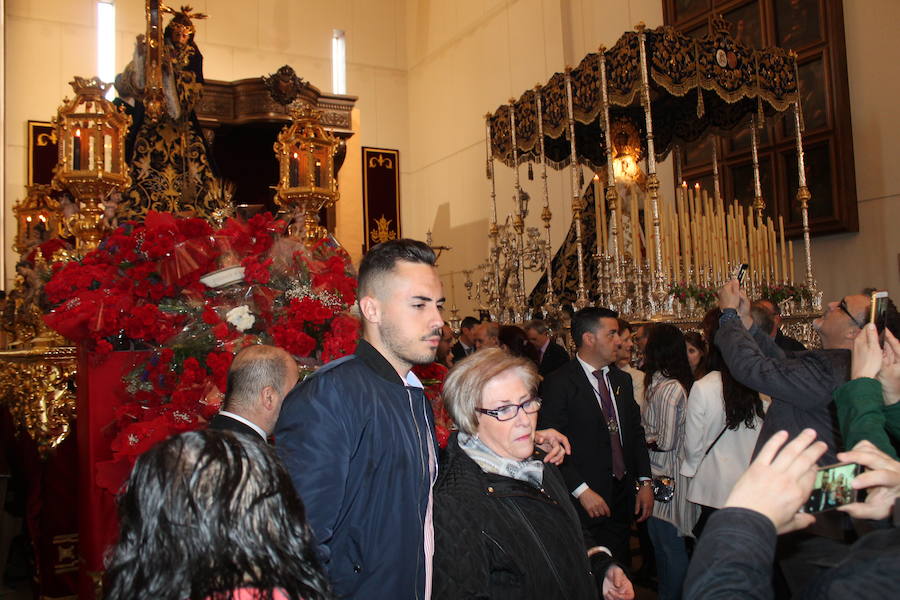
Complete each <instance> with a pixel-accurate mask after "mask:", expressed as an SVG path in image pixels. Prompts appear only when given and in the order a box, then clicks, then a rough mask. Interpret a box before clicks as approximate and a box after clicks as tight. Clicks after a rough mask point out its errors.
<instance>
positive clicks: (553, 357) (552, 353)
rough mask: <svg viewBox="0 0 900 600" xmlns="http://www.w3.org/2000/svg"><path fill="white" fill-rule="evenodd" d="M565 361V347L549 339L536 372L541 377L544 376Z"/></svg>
mask: <svg viewBox="0 0 900 600" xmlns="http://www.w3.org/2000/svg"><path fill="white" fill-rule="evenodd" d="M567 362H569V353H568V352H566V349H565V348H563V347H562V346H560V345H559V344H557V343H556V342H552V341H551V342H550V345H548V346H547V350H546V351H545V352H544V356H542V357H541V364H540V365H539V366H538V372H539V373H540V374H541V377H546V376H547V375H549V374H550V373H552V372H553V371H555V370H557V369H558V368H560V367H561V366H563V365H564V364H566V363H567Z"/></svg>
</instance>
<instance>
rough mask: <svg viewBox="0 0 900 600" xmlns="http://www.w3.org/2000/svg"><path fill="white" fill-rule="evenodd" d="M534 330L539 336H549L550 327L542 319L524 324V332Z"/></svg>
mask: <svg viewBox="0 0 900 600" xmlns="http://www.w3.org/2000/svg"><path fill="white" fill-rule="evenodd" d="M529 329H534V330H535V331H536V332H537V333H538V334H539V335H549V334H550V327H549V326H548V325H547V322H546V321H544V320H543V319H532V320H530V321H528V322H527V323H525V331H528V330H529Z"/></svg>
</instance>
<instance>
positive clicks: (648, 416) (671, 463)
mask: <svg viewBox="0 0 900 600" xmlns="http://www.w3.org/2000/svg"><path fill="white" fill-rule="evenodd" d="M686 348H687V346H686V345H685V341H684V334H683V333H682V332H681V330H680V329H678V328H677V327H675V326H674V325H669V324H662V323H657V324H655V325H654V326H653V329H651V330H650V338H649V339H648V340H647V348H646V350H645V357H644V370H645V373H646V374H645V376H644V390H645V394H646V395H647V399H646V408H645V411H644V431H645V432H646V436H647V445H648V447H649V448H650V470H651V471H652V473H653V477H654V478H657V479H659V478H666V479H670V480H673V481H674V485H675V487H674V490H675V494H674V496H673V497H671V498H670V499H669V500H664V501H660V502H654V503H653V516H652V517H650V519H648V520H647V529H648V531H649V532H650V539H651V540H652V541H653V550H654V551H655V552H656V564H657V571H658V573H659V597H660V598H661V599H662V600H677V599H678V598H681V585H682V583H683V582H684V576H685V573H687V568H688V554H687V547H686V546H685V542H684V537H685V536H690V535H692V530H693V528H694V524H695V523H696V521H697V516H698V513H699V509H698V508H697V506H696V505H695V504H692V503H691V502H689V501H688V499H687V488H686V484H687V478H686V477H683V476H682V475H681V462H682V461H683V460H684V424H685V415H686V412H687V399H688V393H690V391H691V387H692V386H693V384H694V374H693V372H691V366H690V364H689V363H688V357H687V350H686Z"/></svg>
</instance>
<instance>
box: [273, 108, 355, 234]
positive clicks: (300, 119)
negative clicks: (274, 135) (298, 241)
mask: <svg viewBox="0 0 900 600" xmlns="http://www.w3.org/2000/svg"><path fill="white" fill-rule="evenodd" d="M321 117H322V113H321V111H319V110H316V109H314V108H313V107H311V106H310V105H308V104H306V103H304V102H294V104H293V105H292V106H291V119H292V123H291V124H290V125H289V126H287V127H285V128H284V129H282V131H281V133H279V134H278V141H277V142H275V146H274V148H275V154H276V156H277V157H278V164H279V170H280V173H281V176H280V177H279V180H278V185H277V186H275V190H276V193H275V202H276V203H277V204H278V206H279V207H281V209H282V210H283V211H284V212H285V213H287V216H288V218H290V219H291V227H290V233H291V235H293V236H295V237H299V238H302V239H303V240H304V241H305V242H306V243H308V244H312V243H314V242H315V241H316V240H319V239H321V238H323V237H325V235H326V234H327V231H326V230H325V228H324V227H322V226H320V225H319V222H318V214H319V211H320V210H322V209H323V208H328V207H331V206H333V205H334V203H335V202H337V200H338V198H339V197H340V194H339V193H338V190H337V180H336V179H335V176H334V155H335V153H336V152H337V148H338V142H337V140H336V139H335V138H334V136H333V135H331V134H330V133H329V132H327V131H326V130H325V129H324V128H323V127H322V125H321V123H320V121H321Z"/></svg>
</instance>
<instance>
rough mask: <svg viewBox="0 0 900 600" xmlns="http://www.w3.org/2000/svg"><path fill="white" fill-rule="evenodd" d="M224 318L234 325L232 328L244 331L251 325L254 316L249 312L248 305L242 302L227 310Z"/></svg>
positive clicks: (254, 319)
mask: <svg viewBox="0 0 900 600" xmlns="http://www.w3.org/2000/svg"><path fill="white" fill-rule="evenodd" d="M225 320H226V321H228V322H229V323H231V324H232V325H234V328H235V329H237V330H238V331H240V332H244V331H247V330H248V329H250V328H251V327H253V323H255V322H256V317H254V316H253V313H251V312H250V307H248V306H247V305H246V304H242V305H241V306H236V307H234V308H232V309H231V310H229V311H228V312H227V313H226V314H225Z"/></svg>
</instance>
